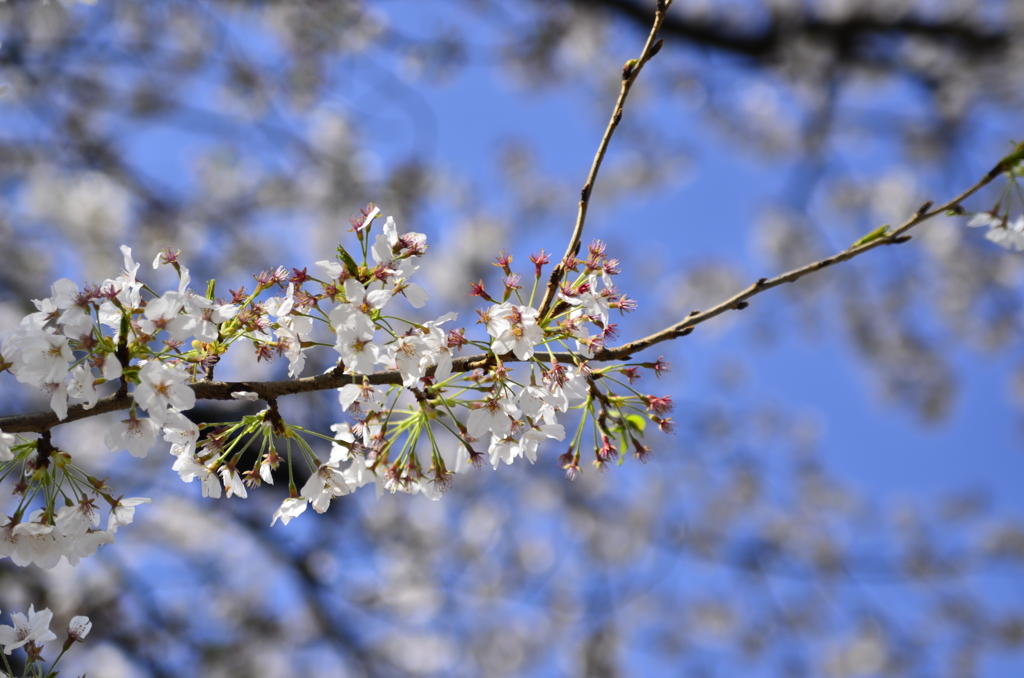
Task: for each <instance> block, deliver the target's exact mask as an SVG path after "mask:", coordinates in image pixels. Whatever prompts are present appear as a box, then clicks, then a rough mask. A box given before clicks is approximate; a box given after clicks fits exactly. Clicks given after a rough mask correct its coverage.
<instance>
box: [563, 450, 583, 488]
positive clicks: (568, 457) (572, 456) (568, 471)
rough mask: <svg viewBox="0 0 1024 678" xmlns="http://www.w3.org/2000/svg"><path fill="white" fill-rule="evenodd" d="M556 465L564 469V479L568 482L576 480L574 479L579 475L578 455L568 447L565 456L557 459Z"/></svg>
mask: <svg viewBox="0 0 1024 678" xmlns="http://www.w3.org/2000/svg"><path fill="white" fill-rule="evenodd" d="M558 463H559V464H561V466H562V468H563V469H565V477H566V478H567V479H568V480H576V477H577V476H579V474H580V455H579V453H577V452H574V451H573V449H572V448H571V447H570V448H569V450H568V451H567V452H566V453H565V454H563V455H561V456H560V457H558Z"/></svg>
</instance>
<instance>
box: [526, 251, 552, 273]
mask: <svg viewBox="0 0 1024 678" xmlns="http://www.w3.org/2000/svg"><path fill="white" fill-rule="evenodd" d="M530 261H532V262H533V265H534V266H535V267H536V268H537V277H538V278H539V277H540V272H541V269H543V268H544V264H548V263H550V262H551V255H550V254H548V253H546V252H545V251H544V250H543V249H541V251H540V252H537V253H536V254H531V255H530Z"/></svg>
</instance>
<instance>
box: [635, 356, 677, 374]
mask: <svg viewBox="0 0 1024 678" xmlns="http://www.w3.org/2000/svg"><path fill="white" fill-rule="evenodd" d="M640 365H641V366H642V367H646V368H647V369H649V370H654V376H656V377H660V376H661V375H663V374H668V373H669V372H671V371H672V363H670V362H668V361H667V360H665V357H664V356H658V359H657V360H655V361H654V362H653V363H640Z"/></svg>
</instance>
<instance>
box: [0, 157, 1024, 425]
mask: <svg viewBox="0 0 1024 678" xmlns="http://www.w3.org/2000/svg"><path fill="white" fill-rule="evenodd" d="M1022 153H1024V151H1021V152H1017V151H1015V153H1014V154H1011V155H1010V156H1008V157H1007V158H1004V159H1003V160H1002V161H1000V162H999V163H998V164H997V165H996V166H995V167H993V168H992V169H991V170H990V171H989V172H988V173H987V174H986V175H985V176H984V177H982V178H981V179H980V180H979V181H978V182H977V183H975V184H974V185H973V186H971V187H970V188H968V189H967V190H965V191H964V192H962V193H960V194H959V195H957V196H956V197H954V198H952V199H951V200H949V201H948V202H946V203H945V204H943V205H940V206H939V207H936V208H934V209H931V207H932V203H930V202H928V203H925V204H924V205H922V206H921V208H920V209H918V211H917V212H916V213H914V215H913V216H911V217H910V218H909V219H907V220H906V221H905V222H903V223H902V224H900V225H899V226H898V227H896V228H895V229H893V230H891V231H887V232H883V233H881V234H879V235H878V236H877V237H874V238H873V239H871V240H870V241H869V242H863V243H862V244H859V245H858V244H855V245H853V246H851V247H849V248H847V249H845V250H843V251H842V252H839V253H837V254H834V255H832V256H830V257H827V258H825V259H821V260H819V261H816V262H814V263H811V264H807V265H806V266H802V267H800V268H797V269H794V270H792V271H789V272H788V273H783V274H781V275H778V276H776V277H774V278H761V279H760V280H758V281H757V282H755V283H754V284H752V285H750V286H749V287H748V288H746V289H745V290H743V291H742V292H739V293H738V294H735V295H733V296H732V297H730V298H728V299H726V300H725V301H722V302H721V303H719V304H717V305H715V306H712V307H711V308H709V309H707V310H705V311H694V312H693V313H691V314H690V315H689V316H688V317H686V318H685V319H683V320H681V321H680V322H678V323H676V324H674V325H671V326H669V327H666V328H665V329H663V330H660V331H659V332H656V333H654V334H651V335H649V336H647V337H644V338H642V339H637V340H636V341H631V342H629V343H626V344H623V345H621V346H615V347H611V348H606V349H602V350H599V351H597V352H596V353H595V354H594V357H593V358H592V359H591V360H592V361H596V362H610V361H615V360H625V359H628V358H629V357H631V356H632V355H633V354H634V353H638V352H640V351H643V350H645V349H647V348H650V347H651V346H654V345H656V344H660V343H662V342H665V341H669V340H672V339H677V338H679V337H682V336H686V335H687V334H690V333H691V332H693V328H694V327H695V326H697V325H699V324H701V323H704V322H707V321H708V320H711V319H712V318H715V317H717V316H719V315H722V314H723V313H725V312H727V311H731V310H742V309H744V308H746V307H747V304H748V301H747V300H748V299H750V298H752V297H754V296H757V295H758V294H761V293H762V292H765V291H767V290H770V289H772V288H773V287H778V286H780V285H783V284H785V283H791V282H794V281H796V280H799V279H800V278H803V277H804V276H807V275H810V274H811V273H815V272H817V271H820V270H822V269H824V268H828V267H829V266H832V265H833V264H837V263H840V262H843V261H848V260H850V259H853V258H854V257H856V256H859V255H861V254H864V253H865V252H868V251H870V250H873V249H875V248H877V247H881V246H883V245H898V244H902V243H905V242H907V241H908V240H910V236H909V235H906V232H907V231H909V230H910V229H911V228H913V227H914V226H917V225H918V224H921V223H923V222H925V221H927V220H929V219H932V218H933V217H935V216H938V215H939V214H943V213H945V212H948V211H950V210H952V211H956V212H959V211H962V208H961V206H960V203H961V202H962V201H964V200H966V199H967V198H968V197H970V196H972V195H974V194H975V193H976V192H978V191H979V190H980V189H981V188H983V187H984V186H986V185H987V184H989V183H991V182H992V181H993V180H994V179H995V178H996V177H998V176H1000V175H1001V174H1003V173H1004V172H1006V171H1007V170H1008V169H1009V168H1010V167H1012V166H1013V165H1014V164H1015V163H1016V162H1018V161H1019V160H1020V158H1018V157H1017V156H1018V155H1021V154H1022ZM861 240H864V239H863V238H862V239H861ZM578 357H579V356H577V355H576V354H573V353H568V352H557V353H543V352H542V353H537V354H536V355H535V356H534V359H536V360H541V361H544V362H547V361H549V360H551V359H555V360H558V361H559V362H564V363H572V362H575V361H576V360H577V359H578ZM501 360H502V362H507V363H514V362H521V361H520V360H519V359H518V358H516V356H515V355H513V354H511V353H510V354H508V355H504V356H501ZM495 362H496V359H495V357H494V356H493V355H492V354H489V353H478V354H474V355H469V356H462V357H459V358H455V359H454V360H453V361H452V372H453V373H454V372H471V371H473V370H476V369H485V368H487V367H489V366H492V365H493V364H494V363H495ZM433 370H434V368H430V369H429V370H428V374H432V373H433ZM364 379H365V380H366V382H367V383H369V384H373V385H388V384H394V385H398V384H401V383H402V380H403V377H402V374H401V373H400V372H399V371H398V370H385V371H381V372H376V373H374V374H369V375H345V374H342V373H341V372H340V371H338V370H331V371H330V372H327V373H325V374H319V375H316V376H310V377H303V378H301V379H283V380H279V381H262V382H250V381H238V382H214V381H207V382H200V383H196V384H191V385H190V386H191V388H192V390H193V391H194V392H195V396H196V399H197V400H236V399H238V398H237V396H235V395H233V394H235V393H238V392H240V391H243V392H248V393H255V394H256V397H257V398H258V399H260V400H265V401H273V400H275V399H276V398H279V397H282V396H287V395H295V394H298V393H311V392H316V391H326V390H329V389H336V388H340V387H342V386H344V385H346V384H352V383H357V384H358V383H362V382H363V380H364ZM132 402H133V398H132V396H131V394H129V393H127V392H126V390H125V389H124V388H123V387H122V388H121V389H119V390H118V391H117V392H116V393H114V394H112V395H109V396H107V397H105V398H101V399H99V400H98V401H97V403H96V404H95V406H93V407H91V408H88V409H87V408H86V407H85V406H84V405H81V404H80V405H74V406H71V407H69V408H68V412H67V417H66V418H65V419H63V420H60V419H58V418H57V415H56V414H55V413H54V412H52V411H45V412H34V413H27V414H16V415H9V416H5V417H0V430H3V431H4V432H6V433H29V432H35V433H44V432H46V431H49V430H50V429H51V428H53V427H54V426H57V425H58V424H62V423H70V422H72V421H77V420H80V419H85V418H88V417H92V416H96V415H99V414H106V413H108V412H115V411H118V410H125V409H128V408H129V407H131V405H132Z"/></svg>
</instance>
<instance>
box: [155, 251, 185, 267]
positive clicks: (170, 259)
mask: <svg viewBox="0 0 1024 678" xmlns="http://www.w3.org/2000/svg"><path fill="white" fill-rule="evenodd" d="M180 254H181V250H172V249H171V248H170V247H165V248H163V249H162V250H160V254H159V255H158V256H157V258H158V259H159V260H160V263H161V264H170V265H172V266H174V265H175V264H177V263H178V256H179V255H180Z"/></svg>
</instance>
